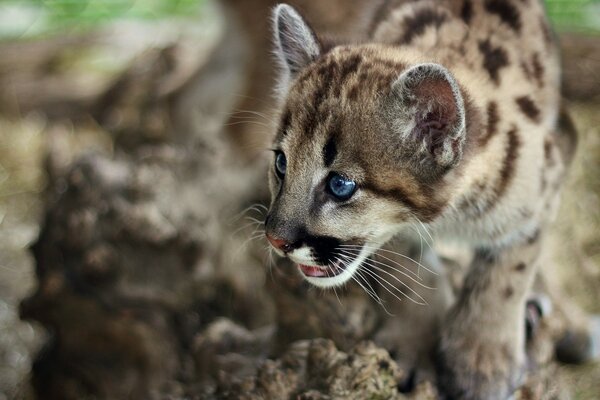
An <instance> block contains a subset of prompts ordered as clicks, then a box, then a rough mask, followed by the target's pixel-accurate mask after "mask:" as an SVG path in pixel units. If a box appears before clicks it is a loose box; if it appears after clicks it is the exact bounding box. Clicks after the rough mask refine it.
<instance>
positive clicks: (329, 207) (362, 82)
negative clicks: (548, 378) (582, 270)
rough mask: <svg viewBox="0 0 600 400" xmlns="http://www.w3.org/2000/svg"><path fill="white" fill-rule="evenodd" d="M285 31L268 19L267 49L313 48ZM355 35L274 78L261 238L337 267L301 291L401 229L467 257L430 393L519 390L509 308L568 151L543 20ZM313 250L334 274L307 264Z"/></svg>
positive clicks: (491, 394) (517, 16) (417, 19)
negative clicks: (283, 164) (276, 155)
mask: <svg viewBox="0 0 600 400" xmlns="http://www.w3.org/2000/svg"><path fill="white" fill-rule="evenodd" d="M298 18H300V17H299V16H298V15H297V14H295V12H294V11H293V10H291V9H289V8H281V7H280V8H278V9H277V12H276V21H275V23H276V35H277V34H278V33H279V32H282V29H283V30H286V29H289V26H288V25H289V24H290V21H295V22H294V23H295V24H296V26H297V27H298V26H299V27H301V28H302V29H295V30H294V29H291V31H292V32H291V33H290V32H288V31H285V34H286V35H290V34H294V31H297V34H298V37H296V38H294V40H295V41H296V42H297V43H302V41H303V40H304V42H305V43H314V41H315V40H318V38H316V37H313V36H311V33H310V32H311V31H310V29H304V28H303V27H304V25H302V23H301V22H299V21H301V20H299V19H298ZM278 23H279V24H280V25H279V26H278V25H277V24H278ZM370 26H371V28H370V33H371V36H370V38H369V39H368V40H367V41H366V43H365V44H350V45H339V46H334V47H332V48H330V46H328V45H325V44H324V43H323V42H320V43H321V53H320V55H319V56H318V57H312V56H311V57H308V58H307V59H309V61H308V62H307V63H306V65H305V66H304V67H303V68H302V69H301V70H300V71H295V69H296V66H295V67H294V69H293V70H292V69H289V70H287V71H284V74H287V75H286V78H285V80H284V81H283V82H284V85H285V88H284V89H285V91H286V93H285V99H284V101H283V105H282V108H281V114H280V116H279V120H280V126H279V128H278V132H277V135H276V138H275V142H274V148H275V149H276V150H277V151H278V152H280V153H281V154H284V155H285V157H286V159H287V171H286V172H285V177H283V178H282V177H279V176H278V175H277V174H276V173H275V170H274V169H272V170H271V173H270V186H271V191H272V194H273V200H272V204H271V210H270V218H269V220H268V221H267V223H266V230H267V234H269V235H270V236H271V237H277V238H280V239H281V240H285V241H288V242H290V243H292V242H294V243H297V246H296V247H294V248H293V249H292V246H291V245H290V248H289V249H288V250H285V253H286V254H287V255H288V256H289V257H290V258H292V259H293V260H294V261H296V262H297V263H299V264H309V265H317V266H320V267H321V268H323V269H324V270H326V269H329V270H338V269H339V268H340V267H339V266H337V265H338V264H336V262H339V261H340V260H339V257H341V258H342V261H343V263H342V264H343V271H342V272H341V273H340V274H339V275H335V276H333V277H328V278H325V279H320V278H314V277H312V278H311V277H309V278H307V279H308V280H309V281H310V282H311V283H313V284H316V285H319V286H332V285H338V284H341V283H344V282H345V281H347V280H348V279H351V278H352V275H353V274H354V273H355V271H360V270H361V268H368V265H369V262H370V261H368V260H369V259H368V257H369V256H370V255H371V254H372V253H374V250H373V249H376V248H378V247H380V246H382V245H383V244H384V243H385V242H386V241H388V240H389V239H390V238H391V237H393V236H394V235H395V234H397V233H398V232H400V231H402V230H404V229H406V228H410V227H411V226H413V225H414V224H417V223H418V224H424V225H425V226H427V228H428V229H429V230H431V231H433V232H434V235H435V236H436V237H437V239H438V240H446V239H449V240H459V241H462V242H463V243H465V244H467V245H468V246H469V247H470V248H471V249H473V251H474V252H475V254H476V256H475V257H474V259H473V261H472V265H471V267H470V271H469V273H468V274H467V276H466V278H465V282H464V288H463V289H462V292H461V293H460V295H459V296H458V299H457V301H456V303H455V304H454V305H453V306H452V308H451V310H450V311H449V313H448V315H447V317H446V320H445V323H444V324H443V326H442V334H441V338H440V343H439V348H438V367H439V371H438V372H439V383H440V386H441V388H442V390H443V391H445V393H446V394H447V395H448V396H449V397H451V398H466V399H483V398H485V399H505V398H508V397H509V396H510V394H511V393H512V392H513V391H514V389H515V388H516V387H517V386H518V384H519V382H520V381H521V378H522V373H523V368H524V364H525V354H524V331H525V329H524V326H523V324H524V319H525V316H524V310H525V299H526V296H527V294H528V292H529V288H530V286H531V284H532V281H533V278H534V276H535V271H536V268H537V266H538V264H539V262H540V261H539V260H540V252H541V249H542V248H543V238H544V232H545V230H546V229H547V226H548V224H549V223H550V222H551V220H552V217H553V215H554V213H555V212H556V208H557V204H558V199H559V196H558V194H559V189H560V186H561V182H562V179H563V176H564V173H565V170H566V166H567V164H568V161H569V158H570V156H569V155H568V154H569V150H568V148H569V143H570V142H571V139H572V138H568V137H564V136H561V135H557V134H555V132H556V131H557V129H556V126H557V119H558V114H559V113H558V111H559V63H558V57H557V54H556V50H555V45H554V43H553V41H552V37H551V34H550V33H549V30H548V26H547V22H546V18H545V15H544V10H543V7H542V5H541V2H539V1H537V0H526V1H517V0H505V1H504V0H502V1H501V0H479V1H476V0H448V1H427V0H423V1H417V2H402V1H387V2H385V4H383V6H382V8H380V10H379V12H377V13H375V14H374V18H373V22H372V23H371V25H370ZM306 32H308V33H306ZM285 41H286V40H285V38H284V39H283V44H282V43H281V40H280V41H279V42H278V46H279V50H280V52H279V54H280V57H281V60H282V64H283V65H284V66H285V65H286V62H287V63H289V57H287V58H286V54H285V53H286V52H285V51H282V49H284V50H285V46H286V43H285ZM311 49H312V47H311ZM290 51H291V52H292V53H293V52H294V51H296V50H294V49H292V50H290ZM310 52H311V53H310V54H312V50H310ZM293 55H294V54H293ZM295 55H296V56H298V59H302V56H303V54H302V50H301V49H300V50H298V52H297V53H296V54H295ZM287 56H289V54H288V55H287ZM305 58H306V57H305ZM432 63H433V64H432ZM465 121H466V124H465ZM440 132H442V133H440ZM421 135H423V136H422V137H421ZM330 142H331V143H333V145H331V146H330V145H329V144H330ZM328 147H329V148H335V152H334V156H331V157H332V158H333V161H331V165H326V164H327V161H326V160H327V157H328V156H327V155H326V154H325V153H327V151H328V150H327V149H328ZM331 157H330V158H331ZM332 171H333V172H336V173H341V174H343V176H345V177H349V178H351V179H352V180H353V181H354V182H356V185H357V188H358V189H357V190H356V192H355V193H354V195H353V196H352V197H351V198H350V199H348V200H344V201H338V200H336V199H335V198H333V197H332V195H331V193H328V189H327V184H328V179H329V178H328V177H329V176H330V174H331V173H332ZM309 239H310V240H309ZM328 241H329V242H331V243H334V244H336V245H337V247H336V248H335V249H333V250H331V253H332V254H333V255H334V256H337V257H338V260H337V261H327V262H323V261H322V260H321V259H322V258H323V257H318V256H316V255H315V254H316V253H317V251H316V250H315V248H316V247H318V246H321V245H322V244H323V243H329V242H328ZM311 243H312V245H311ZM344 245H345V246H349V245H352V246H358V247H356V248H360V249H361V250H360V252H358V250H356V251H355V252H354V253H349V252H348V251H346V252H344V250H343V249H344ZM311 246H313V248H312V250H311ZM361 246H362V247H361ZM346 248H347V247H346ZM290 249H292V250H290ZM361 265H362V266H361Z"/></svg>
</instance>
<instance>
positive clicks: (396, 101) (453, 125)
mask: <svg viewBox="0 0 600 400" xmlns="http://www.w3.org/2000/svg"><path fill="white" fill-rule="evenodd" d="M392 104H393V106H392V110H393V111H392V115H391V118H392V121H393V122H392V126H393V128H394V131H395V132H397V133H399V134H400V138H401V140H402V142H403V143H404V144H405V145H406V147H408V148H410V149H411V150H413V151H415V152H416V154H415V156H416V157H417V158H418V162H419V164H420V165H421V166H423V165H424V163H425V161H431V162H432V163H433V164H434V165H433V167H436V168H435V169H438V170H447V169H449V168H451V167H452V166H454V165H456V164H457V163H458V161H460V158H461V156H462V150H463V145H464V142H465V139H466V122H465V105H464V101H463V97H462V94H461V92H460V88H459V86H458V83H457V82H456V80H455V79H454V77H453V76H452V75H451V74H450V72H449V71H448V70H447V69H446V68H444V67H443V66H441V65H439V64H434V63H426V64H418V65H416V66H413V67H411V68H409V69H407V70H406V71H404V72H403V73H402V74H401V75H400V76H399V77H398V79H396V81H394V83H393V84H392Z"/></svg>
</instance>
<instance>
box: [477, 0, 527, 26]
mask: <svg viewBox="0 0 600 400" xmlns="http://www.w3.org/2000/svg"><path fill="white" fill-rule="evenodd" d="M485 9H486V10H487V11H488V12H489V13H491V14H495V15H497V16H498V17H499V18H500V20H502V22H504V23H505V24H507V25H508V26H510V27H511V28H512V29H513V30H514V31H516V32H520V31H521V15H520V14H519V10H518V9H517V8H516V7H515V6H514V5H512V4H511V3H510V1H509V0H487V1H486V2H485Z"/></svg>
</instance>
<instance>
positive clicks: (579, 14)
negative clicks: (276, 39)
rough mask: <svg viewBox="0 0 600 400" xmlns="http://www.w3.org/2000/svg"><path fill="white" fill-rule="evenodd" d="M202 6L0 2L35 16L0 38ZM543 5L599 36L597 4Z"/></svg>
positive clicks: (562, 21) (557, 19)
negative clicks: (29, 26) (25, 27)
mask: <svg viewBox="0 0 600 400" xmlns="http://www.w3.org/2000/svg"><path fill="white" fill-rule="evenodd" d="M315 1H321V0H315ZM205 2H206V0H0V13H5V12H6V10H7V8H9V7H12V8H19V9H21V10H27V11H28V13H29V14H28V15H31V13H32V12H33V13H34V14H36V15H37V16H38V17H36V19H37V20H36V23H37V25H36V28H35V29H32V30H31V31H30V32H28V33H27V32H19V28H17V30H16V32H10V31H8V32H5V34H4V36H5V35H6V34H8V36H12V35H13V34H15V33H16V34H18V35H20V34H22V33H24V34H26V35H27V34H31V33H33V34H43V33H48V32H52V31H57V30H63V29H73V28H76V29H86V28H89V27H93V26H97V25H99V24H102V23H105V22H109V21H112V20H115V19H122V18H135V19H146V20H153V19H160V18H165V17H176V16H180V17H181V16H196V15H198V14H199V13H200V12H201V9H202V5H203V4H204V3H205ZM545 3H546V7H547V10H548V14H549V15H550V18H551V19H552V22H553V23H554V25H555V26H556V27H557V28H558V29H559V30H560V29H568V30H587V31H590V30H592V31H598V32H600V0H545ZM16 15H21V14H16ZM17 18H19V17H18V16H17ZM0 20H1V18H0ZM40 20H43V22H40ZM0 22H2V21H0ZM8 22H10V23H11V24H16V25H17V26H20V25H23V24H25V25H26V24H27V21H10V20H9V21H8ZM20 22H22V24H20ZM2 31H3V29H2V28H0V36H3V35H2ZM5 31H6V29H5Z"/></svg>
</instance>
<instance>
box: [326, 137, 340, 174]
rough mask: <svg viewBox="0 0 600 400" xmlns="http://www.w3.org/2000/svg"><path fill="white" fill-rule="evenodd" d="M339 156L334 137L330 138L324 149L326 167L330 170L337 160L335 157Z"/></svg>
mask: <svg viewBox="0 0 600 400" xmlns="http://www.w3.org/2000/svg"><path fill="white" fill-rule="evenodd" d="M336 155H337V147H336V145H335V139H334V137H333V136H332V137H330V138H329V140H328V141H327V143H326V144H325V147H323V163H324V164H325V167H327V168H329V167H330V166H331V164H333V161H334V160H335V156H336Z"/></svg>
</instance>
